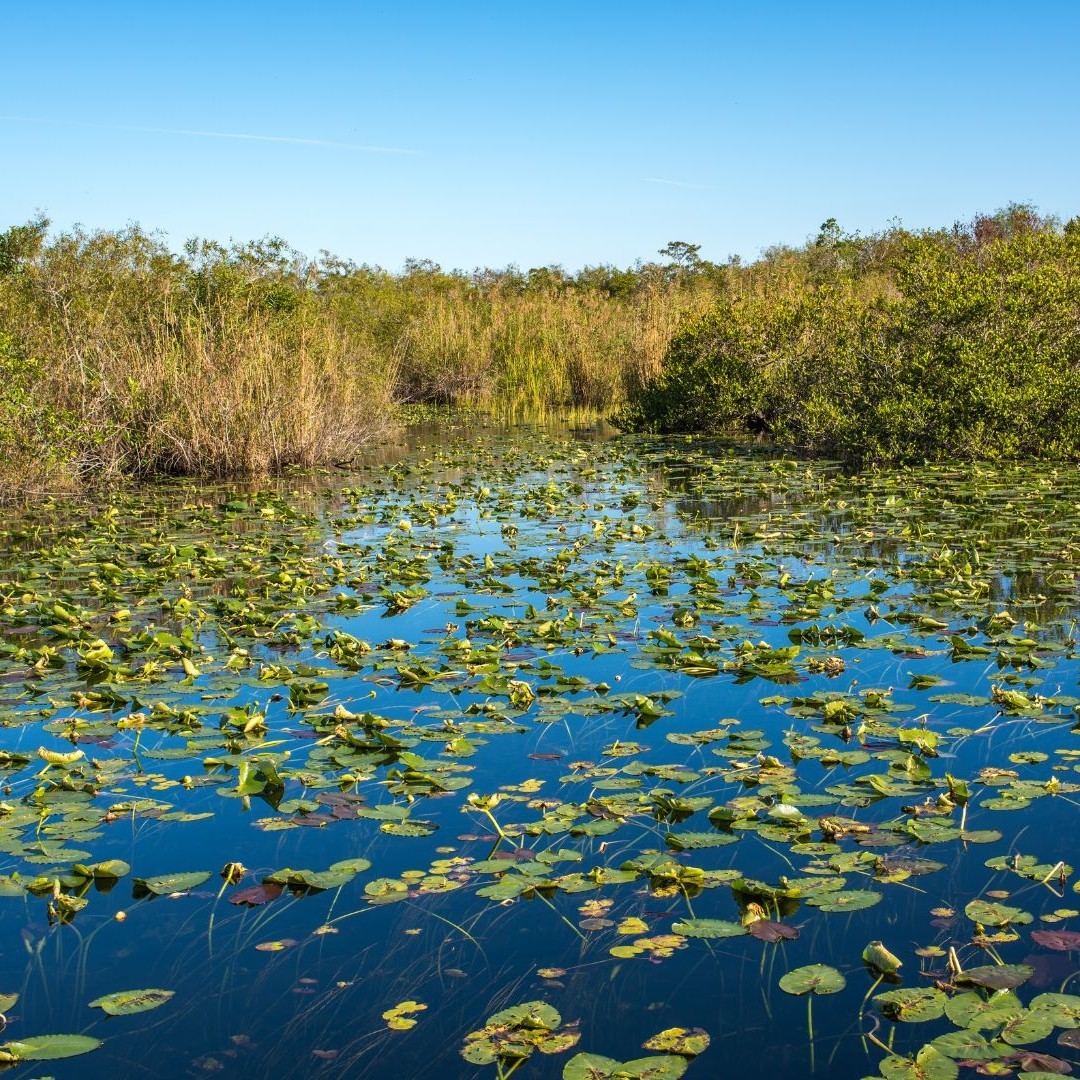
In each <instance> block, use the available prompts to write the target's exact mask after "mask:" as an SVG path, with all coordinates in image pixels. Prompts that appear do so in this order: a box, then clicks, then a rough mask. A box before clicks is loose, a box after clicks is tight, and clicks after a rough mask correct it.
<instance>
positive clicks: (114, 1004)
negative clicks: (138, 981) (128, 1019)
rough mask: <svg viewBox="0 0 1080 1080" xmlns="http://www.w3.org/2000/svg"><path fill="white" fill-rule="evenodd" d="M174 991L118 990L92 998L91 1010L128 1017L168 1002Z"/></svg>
mask: <svg viewBox="0 0 1080 1080" xmlns="http://www.w3.org/2000/svg"><path fill="white" fill-rule="evenodd" d="M175 993H176V991H175V990H118V991H116V992H115V993H112V994H106V995H104V997H99V998H94V1000H93V1001H91V1002H90V1006H91V1008H97V1009H102V1010H103V1011H104V1012H107V1013H108V1014H109V1015H110V1016H128V1015H130V1014H131V1013H141V1012H149V1011H150V1010H151V1009H156V1008H158V1007H159V1006H161V1005H164V1004H165V1003H166V1002H167V1001H169V1000H170V999H171V998H172V997H173V995H174V994H175Z"/></svg>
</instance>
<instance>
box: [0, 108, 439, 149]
mask: <svg viewBox="0 0 1080 1080" xmlns="http://www.w3.org/2000/svg"><path fill="white" fill-rule="evenodd" d="M0 120H9V121H16V122H18V123H22V124H62V125H64V126H69V127H80V128H93V129H95V130H109V131H141V132H144V133H145V134H148V135H183V136H186V137H188V138H196V139H238V140H240V141H242V142H269V143H288V144H290V145H293V146H324V147H328V148H330V149H333V150H359V151H360V152H362V153H366V154H418V153H419V151H418V150H406V149H404V148H403V147H400V146H373V145H371V144H369V143H351V142H337V141H335V140H333V139H303V138H299V137H297V136H294V135H261V134H257V133H255V132H243V131H201V130H199V129H196V128H159V127H139V126H136V125H134V124H85V123H79V122H78V121H74V120H49V119H45V118H43V117H39V116H0Z"/></svg>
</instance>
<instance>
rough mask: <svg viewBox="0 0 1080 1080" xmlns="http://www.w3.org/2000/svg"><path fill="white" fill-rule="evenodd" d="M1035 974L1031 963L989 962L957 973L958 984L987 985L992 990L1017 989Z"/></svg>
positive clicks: (954, 980)
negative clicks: (983, 965)
mask: <svg viewBox="0 0 1080 1080" xmlns="http://www.w3.org/2000/svg"><path fill="white" fill-rule="evenodd" d="M1034 974H1035V969H1034V968H1033V967H1032V966H1031V965H1030V964H987V965H986V966H985V967H973V968H968V970H967V971H965V972H964V973H963V974H962V975H957V976H956V978H954V979H953V982H955V983H956V985H957V986H985V987H987V988H988V989H990V990H1015V989H1016V988H1017V987H1018V986H1023V985H1024V983H1026V982H1027V981H1028V979H1030V978H1031V976H1032V975H1034Z"/></svg>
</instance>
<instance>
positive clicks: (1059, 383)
mask: <svg viewBox="0 0 1080 1080" xmlns="http://www.w3.org/2000/svg"><path fill="white" fill-rule="evenodd" d="M1011 209H1014V208H1011ZM1021 209H1022V208H1021ZM1003 213H1004V212H1003ZM1000 216H1001V215H999V217H1000ZM995 220H997V219H993V218H991V219H987V218H980V219H976V223H975V224H974V225H973V226H972V227H971V228H969V229H967V230H961V229H954V230H952V231H950V232H933V233H921V234H911V233H906V232H902V231H900V230H896V231H893V232H891V233H889V234H886V235H884V236H881V237H875V238H873V245H872V246H873V248H874V251H876V253H877V254H876V255H875V254H874V251H871V257H865V256H866V250H865V249H866V248H869V247H871V242H869V241H868V242H866V243H865V244H864V245H863V250H862V251H861V252H860V253H859V254H860V256H861V257H860V258H859V259H852V258H847V259H836V260H835V261H834V262H833V263H832V264H831V266H828V267H826V268H825V269H824V270H823V269H822V260H821V257H820V252H819V251H818V250H816V248H817V246H818V245H814V247H813V248H810V249H808V250H807V253H806V255H807V260H809V259H810V258H811V257H812V258H813V259H814V265H813V267H812V272H807V273H801V274H798V273H795V272H793V271H789V276H788V279H787V282H786V287H785V288H784V289H782V290H779V291H778V292H777V291H776V290H774V295H773V296H772V297H767V296H765V295H760V294H759V295H752V296H750V297H749V298H747V297H745V296H743V297H740V296H735V297H732V298H725V299H723V300H722V301H721V304H720V306H718V308H717V309H716V310H715V311H713V312H712V313H710V314H709V315H707V316H705V317H704V318H702V319H700V320H698V321H697V322H696V323H693V324H691V325H689V326H687V327H685V328H684V329H683V330H682V331H681V332H680V333H679V334H678V335H677V336H676V337H675V339H674V341H673V342H672V345H671V347H670V349H669V351H668V353H667V356H666V358H665V361H664V364H663V366H662V369H661V372H660V374H659V376H658V377H657V378H656V379H655V380H653V381H652V382H650V383H647V384H646V385H644V386H643V387H642V388H641V389H640V390H639V392H638V393H637V394H636V395H635V397H634V398H633V400H632V401H631V402H630V403H629V404H628V406H627V408H626V409H625V410H624V412H623V413H622V414H621V416H620V417H619V421H620V422H621V424H622V425H623V426H624V427H627V428H630V429H634V430H652V431H661V432H668V431H670V432H678V431H683V432H685V431H700V432H712V433H719V432H746V431H757V430H765V431H767V432H768V433H769V434H770V435H771V436H772V438H773V439H774V440H775V441H776V442H777V443H778V444H780V445H782V446H785V447H789V448H792V449H800V450H804V451H809V452H814V453H822V454H828V455H833V456H839V457H843V458H845V459H848V460H852V461H856V462H867V461H920V460H928V459H933V460H950V459H954V460H961V459H962V460H971V459H976V458H988V459H1016V458H1024V457H1052V458H1063V459H1076V458H1080V410H1078V408H1077V406H1078V405H1080V229H1078V228H1077V227H1075V226H1074V225H1073V224H1072V223H1070V225H1069V226H1067V227H1066V228H1065V229H1064V230H1061V229H1058V228H1056V227H1055V226H1054V223H1052V222H1047V221H1043V220H1041V219H1038V218H1035V219H1034V220H1033V221H1032V220H1030V219H1021V220H1020V223H1019V225H1017V223H1016V221H1013V222H1012V224H1013V228H1012V229H1011V231H1010V230H1009V229H1006V228H1000V229H998V230H997V231H996V232H991V234H990V235H987V228H986V222H988V221H989V222H994V221H995ZM1010 220H1011V219H1010ZM847 243H848V244H849V246H850V241H849V242H847Z"/></svg>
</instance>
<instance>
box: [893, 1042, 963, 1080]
mask: <svg viewBox="0 0 1080 1080" xmlns="http://www.w3.org/2000/svg"><path fill="white" fill-rule="evenodd" d="M881 1075H882V1076H884V1077H888V1080H956V1077H958V1076H959V1075H960V1068H959V1066H958V1065H957V1064H956V1062H955V1061H953V1060H952V1058H948V1057H946V1056H945V1055H944V1054H942V1053H940V1052H939V1051H937V1050H935V1049H934V1048H933V1047H932V1046H924V1047H923V1048H922V1049H921V1050H920V1051H919V1052H918V1053H917V1054H916V1055H915V1057H914V1058H909V1057H905V1058H902V1057H891V1058H886V1059H885V1060H884V1061H883V1062H882V1063H881Z"/></svg>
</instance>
